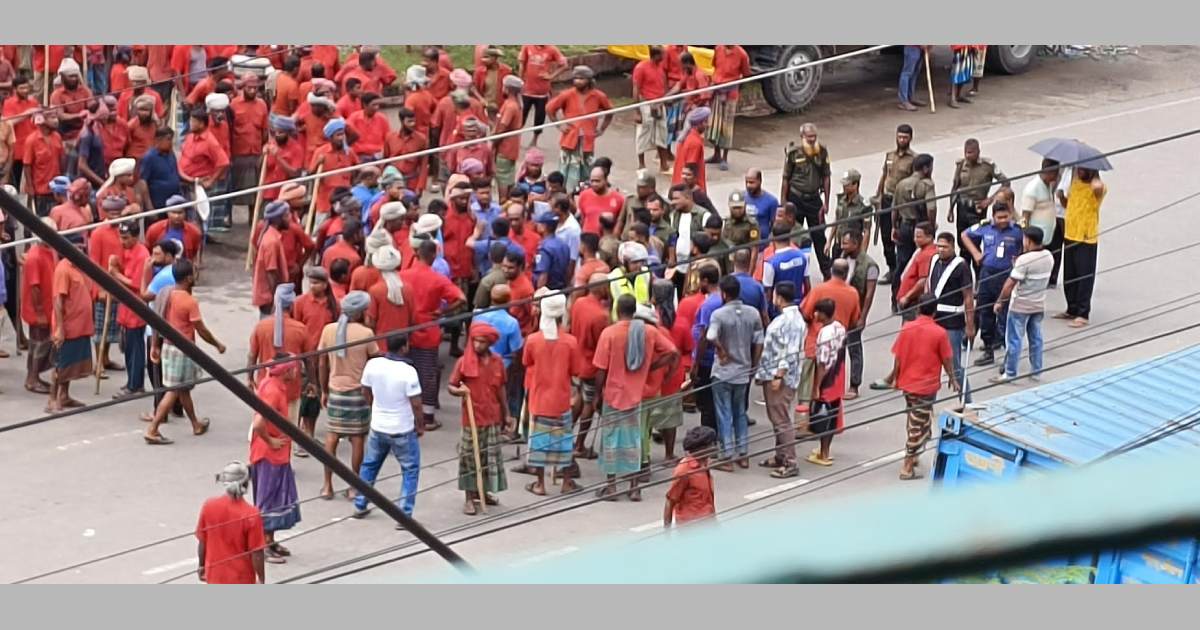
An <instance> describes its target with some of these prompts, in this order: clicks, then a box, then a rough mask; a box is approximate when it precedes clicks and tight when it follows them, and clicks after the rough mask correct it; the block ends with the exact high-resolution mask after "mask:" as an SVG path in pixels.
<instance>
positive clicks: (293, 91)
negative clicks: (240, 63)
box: [271, 69, 328, 116]
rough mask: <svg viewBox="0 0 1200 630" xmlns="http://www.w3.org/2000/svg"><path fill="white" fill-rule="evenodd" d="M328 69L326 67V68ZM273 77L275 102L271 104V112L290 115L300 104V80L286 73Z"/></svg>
mask: <svg viewBox="0 0 1200 630" xmlns="http://www.w3.org/2000/svg"><path fill="white" fill-rule="evenodd" d="M327 70H328V69H327ZM277 76H278V78H277V79H275V102H274V103H273V104H272V105H271V113H273V114H279V115H280V116H291V115H292V114H294V113H296V107H298V106H299V105H300V82H299V81H297V80H296V78H295V77H293V76H292V75H290V74H288V73H286V72H280V73H278V75H277Z"/></svg>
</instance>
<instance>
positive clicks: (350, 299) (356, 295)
mask: <svg viewBox="0 0 1200 630" xmlns="http://www.w3.org/2000/svg"><path fill="white" fill-rule="evenodd" d="M370 305H371V296H370V295H368V294H367V292H366V291H351V292H349V293H347V294H346V297H344V298H342V302H341V307H342V314H341V315H339V316H338V320H337V336H336V337H334V344H336V345H339V346H344V345H346V328H347V327H348V326H349V324H350V318H351V317H353V316H355V315H358V314H360V313H362V312H363V311H365V310H367V307H368V306H370ZM336 354H337V355H338V356H339V357H343V358H344V357H345V356H346V349H345V348H342V349H340V350H337V351H336Z"/></svg>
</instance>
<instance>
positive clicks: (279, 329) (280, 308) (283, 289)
mask: <svg viewBox="0 0 1200 630" xmlns="http://www.w3.org/2000/svg"><path fill="white" fill-rule="evenodd" d="M295 301H296V285H294V284H292V283H290V282H288V283H285V284H281V285H279V286H277V287H275V338H274V344H275V347H276V348H281V347H283V312H284V311H285V310H287V309H289V308H291V307H292V304H293V303H295Z"/></svg>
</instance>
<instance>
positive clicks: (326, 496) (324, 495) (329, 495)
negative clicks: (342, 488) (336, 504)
mask: <svg viewBox="0 0 1200 630" xmlns="http://www.w3.org/2000/svg"><path fill="white" fill-rule="evenodd" d="M317 496H319V497H321V500H322V501H332V500H333V490H330V491H328V492H326V491H324V490H322V491H321V494H319V495H317Z"/></svg>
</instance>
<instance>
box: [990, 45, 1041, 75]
mask: <svg viewBox="0 0 1200 630" xmlns="http://www.w3.org/2000/svg"><path fill="white" fill-rule="evenodd" d="M1037 53H1038V47H1037V46H1014V45H1004V46H988V50H987V70H988V72H996V73H999V74H1021V73H1022V72H1025V71H1026V70H1028V69H1029V66H1030V65H1032V64H1033V59H1034V57H1037Z"/></svg>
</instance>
